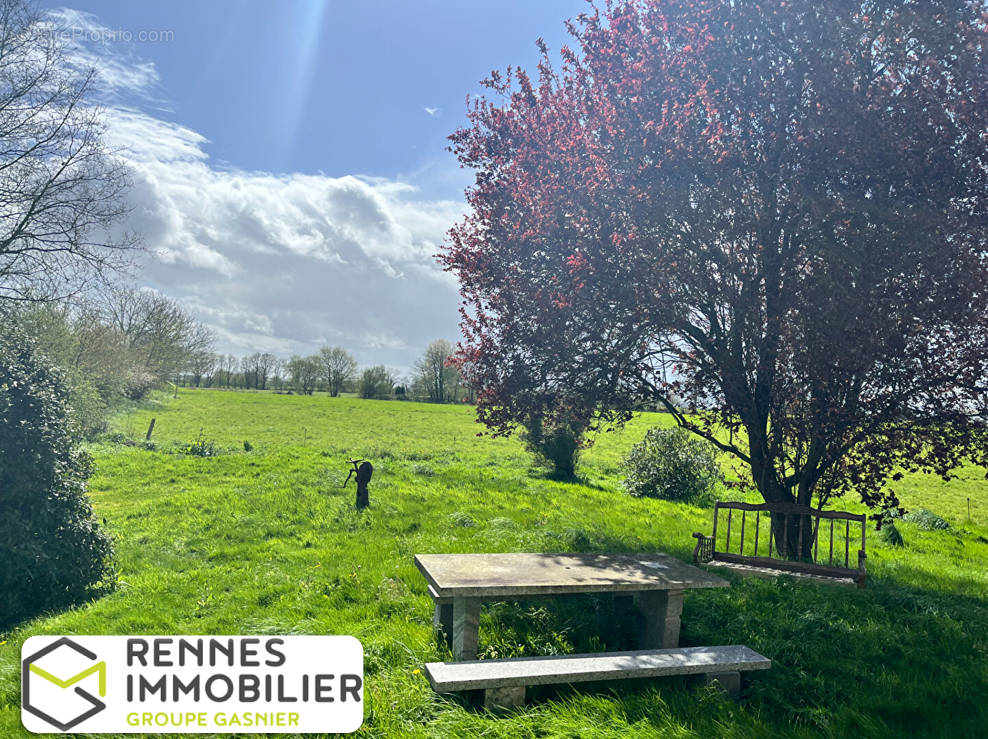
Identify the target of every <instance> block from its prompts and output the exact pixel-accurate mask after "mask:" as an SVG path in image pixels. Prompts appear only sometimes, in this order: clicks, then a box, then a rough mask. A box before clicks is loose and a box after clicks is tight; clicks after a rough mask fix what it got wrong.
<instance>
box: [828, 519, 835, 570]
mask: <svg viewBox="0 0 988 739" xmlns="http://www.w3.org/2000/svg"><path fill="white" fill-rule="evenodd" d="M827 562H828V564H831V565H832V564H833V563H834V519H830V559H829V560H827Z"/></svg>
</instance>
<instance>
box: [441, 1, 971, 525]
mask: <svg viewBox="0 0 988 739" xmlns="http://www.w3.org/2000/svg"><path fill="white" fill-rule="evenodd" d="M569 29H570V32H571V34H572V37H573V42H574V43H573V47H572V48H565V47H564V48H563V49H562V51H561V63H554V61H553V59H552V57H551V55H550V54H549V52H548V50H547V49H546V48H545V46H544V45H543V44H541V42H540V46H541V48H542V52H543V56H542V61H541V63H540V64H539V69H538V73H537V75H535V76H534V77H533V76H530V75H529V74H527V73H526V72H525V71H523V70H519V69H511V68H509V69H508V70H507V72H506V73H492V75H491V77H490V78H489V79H488V80H487V81H486V83H485V84H486V86H487V88H488V89H489V96H490V97H481V98H479V99H477V100H475V101H474V102H473V104H472V107H471V108H470V110H469V121H470V123H469V125H468V126H466V127H464V128H462V129H460V130H458V131H457V132H456V133H455V134H454V135H453V136H451V140H452V150H453V151H454V152H455V154H456V155H457V157H458V158H459V160H460V162H461V163H462V164H463V165H464V166H465V167H468V168H471V169H473V170H474V171H475V173H476V182H475V184H474V185H473V186H472V187H471V188H470V189H469V190H468V193H467V197H468V202H469V205H470V211H469V212H468V214H467V215H466V217H465V218H464V219H463V220H462V221H461V222H460V223H459V224H458V225H457V226H456V227H454V228H453V229H452V230H451V232H450V234H449V238H448V240H447V243H446V245H445V246H444V250H443V252H442V254H441V255H440V258H441V260H442V262H443V263H444V265H445V267H446V268H447V269H448V270H451V271H452V272H454V273H455V275H456V276H457V277H458V279H459V282H460V285H461V292H462V296H463V299H464V306H463V323H462V326H463V330H464V334H465V337H466V338H465V341H464V343H463V344H462V345H461V347H460V353H459V356H460V360H461V361H462V362H463V363H464V367H465V368H469V369H468V379H469V381H470V382H471V383H472V384H473V385H474V387H475V388H476V389H477V390H478V403H479V413H480V415H481V418H482V420H484V421H485V422H486V423H487V424H488V425H489V426H490V427H491V428H493V429H494V430H495V432H498V433H506V432H509V430H510V429H511V428H512V426H513V424H514V423H515V422H517V421H519V420H522V419H524V418H526V417H531V416H532V415H533V414H537V413H539V412H544V411H550V412H560V409H562V411H564V412H565V413H567V414H570V415H572V414H573V413H574V412H578V413H582V414H584V415H586V416H587V417H588V418H589V417H590V416H591V415H592V414H595V413H598V414H602V417H603V418H604V419H605V420H608V419H616V420H621V419H622V418H624V417H626V416H627V414H628V412H629V411H630V410H632V409H634V408H637V407H641V404H642V403H648V404H659V405H664V406H665V407H666V408H667V409H668V410H669V411H671V412H672V413H674V414H675V417H676V420H677V421H678V422H679V424H680V425H681V426H683V427H685V428H687V429H689V430H691V431H693V432H695V433H697V434H699V435H701V436H704V437H706V438H708V439H710V440H711V441H713V442H714V443H715V444H716V445H717V446H718V447H719V448H720V449H721V450H723V451H726V452H729V453H730V454H732V455H734V457H736V458H737V459H738V460H740V461H741V462H743V463H744V464H745V465H748V466H749V467H750V470H751V473H752V478H753V482H754V484H755V485H756V486H757V488H758V490H759V491H760V492H761V494H762V495H763V497H764V498H765V499H766V500H769V501H798V502H800V503H810V502H812V501H813V499H814V495H815V496H816V500H817V502H825V501H826V500H827V499H828V498H830V497H832V496H835V495H841V494H843V493H845V492H847V491H850V490H853V491H855V492H856V493H859V494H860V495H861V497H862V499H863V500H864V501H865V502H867V503H869V504H871V505H882V506H889V505H897V501H896V499H895V496H894V493H892V492H891V491H890V490H889V489H888V481H889V478H890V477H892V478H893V479H895V478H897V476H898V475H899V470H901V469H903V468H906V469H914V470H916V469H918V470H925V471H930V472H936V473H938V474H941V475H949V473H950V471H951V470H952V469H954V468H956V467H957V466H958V465H960V464H962V463H963V462H964V461H965V460H974V461H976V462H980V463H985V462H986V459H985V456H986V449H988V444H986V441H988V437H986V432H985V419H986V416H988V413H986V407H988V405H986V402H985V397H986V393H985V390H986V388H985V384H986V383H985V378H986V377H988V320H986V304H988V303H986V296H988V257H986V253H988V249H986V242H988V239H986V236H988V228H986V216H988V208H986V205H988V157H986V143H988V104H986V99H985V94H984V91H985V90H986V89H988V63H986V59H985V43H986V14H985V12H984V8H983V4H982V3H981V2H980V0H941V1H937V2H926V1H924V2H899V1H897V2H891V1H874V2H872V1H867V2H860V1H858V2H842V1H836V2H827V3H818V2H811V1H809V0H790V1H789V2H785V3H756V2H749V1H747V0H734V1H733V2H726V1H724V0H711V1H709V2H704V1H702V0H692V1H678V2H677V1H673V0H639V1H637V2H621V3H613V4H610V3H608V4H607V6H606V8H604V9H595V10H594V12H592V13H589V14H583V15H580V16H578V17H577V19H576V20H575V21H572V22H571V23H570V24H569ZM673 398H679V399H682V400H683V401H685V403H686V408H685V410H684V409H683V408H682V406H680V405H679V404H677V403H673Z"/></svg>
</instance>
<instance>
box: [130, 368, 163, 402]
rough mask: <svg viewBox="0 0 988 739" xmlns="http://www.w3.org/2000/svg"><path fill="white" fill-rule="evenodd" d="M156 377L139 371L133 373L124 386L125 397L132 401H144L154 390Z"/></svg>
mask: <svg viewBox="0 0 988 739" xmlns="http://www.w3.org/2000/svg"><path fill="white" fill-rule="evenodd" d="M154 383H155V379H154V375H152V374H151V373H150V372H144V371H143V370H138V371H136V372H134V373H132V374H131V375H130V376H129V377H128V378H127V382H126V383H125V384H124V395H126V396H127V398H128V399H130V400H144V398H146V397H147V396H148V395H149V394H150V393H151V391H152V390H153V389H154Z"/></svg>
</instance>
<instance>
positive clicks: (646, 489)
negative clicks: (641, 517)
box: [624, 427, 724, 501]
mask: <svg viewBox="0 0 988 739" xmlns="http://www.w3.org/2000/svg"><path fill="white" fill-rule="evenodd" d="M624 464H625V467H626V468H627V476H626V477H625V480H624V489H625V490H627V491H628V492H629V493H630V494H631V495H634V496H636V497H647V498H663V499H665V500H678V501H699V500H703V499H705V498H708V497H710V495H711V494H712V493H713V490H714V488H715V487H716V485H717V484H718V483H722V482H723V480H724V477H723V474H722V473H721V470H720V465H718V464H717V452H716V450H715V449H714V447H713V445H712V444H710V442H708V441H704V440H703V439H701V438H699V437H698V436H696V435H694V434H691V433H690V432H688V431H686V430H684V429H681V428H660V427H655V428H651V429H649V430H648V432H647V433H646V434H645V438H644V439H642V440H641V441H640V442H639V443H637V444H635V445H634V446H633V447H632V448H631V452H630V453H629V454H628V456H627V457H625V460H624Z"/></svg>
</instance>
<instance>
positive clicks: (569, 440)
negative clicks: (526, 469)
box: [522, 417, 584, 480]
mask: <svg viewBox="0 0 988 739" xmlns="http://www.w3.org/2000/svg"><path fill="white" fill-rule="evenodd" d="M583 431H584V425H583V424H582V423H580V422H579V421H576V420H569V421H563V422H559V421H550V420H546V419H544V418H542V417H536V418H532V419H529V421H528V422H527V423H526V424H525V430H524V431H523V432H522V440H523V441H524V442H525V448H526V449H528V451H529V452H531V453H532V454H533V455H534V456H535V460H536V462H537V463H538V464H540V465H542V466H545V467H551V468H552V472H551V476H552V477H554V478H555V479H557V480H572V479H573V478H575V477H576V461H577V458H578V457H579V455H580V447H581V440H582V438H583Z"/></svg>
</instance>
